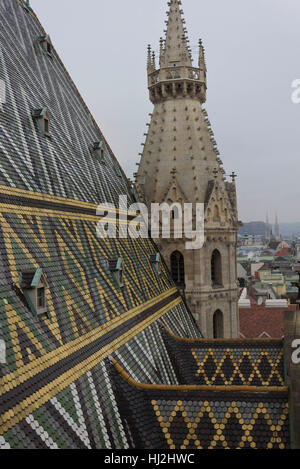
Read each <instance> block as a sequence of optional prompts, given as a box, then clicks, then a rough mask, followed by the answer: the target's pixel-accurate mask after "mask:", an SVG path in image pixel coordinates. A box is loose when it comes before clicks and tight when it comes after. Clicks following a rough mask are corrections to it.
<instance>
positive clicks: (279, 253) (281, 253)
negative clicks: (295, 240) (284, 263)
mask: <svg viewBox="0 0 300 469" xmlns="http://www.w3.org/2000/svg"><path fill="white" fill-rule="evenodd" d="M290 255H291V251H290V249H289V248H282V249H281V251H277V252H276V253H275V256H276V257H285V256H290Z"/></svg>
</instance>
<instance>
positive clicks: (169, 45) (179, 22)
mask: <svg viewBox="0 0 300 469" xmlns="http://www.w3.org/2000/svg"><path fill="white" fill-rule="evenodd" d="M169 3H170V10H169V12H168V21H167V30H166V39H165V47H164V49H163V50H162V53H161V68H163V67H169V66H170V65H171V66H173V64H176V65H177V66H182V65H186V66H190V67H191V66H192V56H191V52H190V49H189V47H188V38H187V36H186V32H187V31H186V29H185V26H184V23H185V20H184V19H183V17H182V13H183V12H182V10H181V8H180V7H181V1H180V0H172V1H170V2H169Z"/></svg>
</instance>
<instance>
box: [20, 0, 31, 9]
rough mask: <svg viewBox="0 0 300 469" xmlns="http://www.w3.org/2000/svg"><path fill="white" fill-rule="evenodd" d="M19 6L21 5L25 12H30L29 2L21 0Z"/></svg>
mask: <svg viewBox="0 0 300 469" xmlns="http://www.w3.org/2000/svg"><path fill="white" fill-rule="evenodd" d="M21 4H22V7H23V8H24V9H25V10H27V11H31V7H30V1H29V0H21Z"/></svg>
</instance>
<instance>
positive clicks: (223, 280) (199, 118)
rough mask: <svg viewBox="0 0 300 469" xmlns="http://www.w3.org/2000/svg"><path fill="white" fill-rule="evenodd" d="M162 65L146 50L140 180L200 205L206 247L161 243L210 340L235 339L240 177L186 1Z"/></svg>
mask: <svg viewBox="0 0 300 469" xmlns="http://www.w3.org/2000/svg"><path fill="white" fill-rule="evenodd" d="M168 4H169V12H168V21H167V31H166V37H165V39H161V40H160V54H159V67H157V66H156V56H155V53H154V52H152V51H151V47H150V46H149V47H148V87H149V93H150V100H151V102H152V103H153V104H154V110H153V114H151V122H150V123H149V124H147V125H148V126H149V129H148V132H147V134H146V141H145V143H144V144H143V146H144V149H143V153H142V154H141V161H140V164H139V165H138V166H139V169H138V172H137V174H136V175H135V177H136V183H135V189H136V193H137V194H138V197H139V199H140V200H141V201H144V202H145V203H146V204H147V205H148V206H149V205H150V204H151V203H163V202H166V203H168V204H169V205H172V204H173V203H180V204H182V205H183V204H184V203H193V204H196V203H202V204H204V206H205V244H204V246H203V248H202V249H198V250H186V249H185V240H184V239H175V236H174V237H173V238H171V239H158V240H157V244H158V245H159V247H160V249H161V252H162V254H163V256H164V258H165V260H166V262H167V264H168V265H169V267H170V270H171V272H172V275H173V278H174V280H175V282H176V283H177V285H178V287H179V288H180V290H181V291H182V292H183V294H184V296H185V298H186V301H187V304H188V305H189V307H190V309H191V310H192V312H193V314H194V316H195V319H196V320H197V322H198V324H199V327H200V328H201V331H202V333H203V335H204V336H205V337H237V336H238V307H237V266H236V246H237V230H238V227H239V222H238V215H237V202H236V185H235V177H236V176H235V174H234V173H233V174H232V175H231V181H230V182H229V181H227V180H226V177H225V171H224V169H223V167H222V161H221V159H220V154H219V151H218V149H217V144H216V141H215V139H214V133H213V131H212V128H211V124H210V121H209V119H208V114H207V112H206V110H205V109H204V107H203V105H204V103H205V101H206V89H207V86H206V72H207V69H206V62H205V51H204V47H203V44H202V41H201V40H200V41H199V60H198V64H197V67H194V66H193V63H192V55H191V49H190V47H189V45H188V42H189V41H188V38H187V30H186V28H185V20H184V19H183V17H182V10H181V1H180V0H171V1H170V2H169V3H168Z"/></svg>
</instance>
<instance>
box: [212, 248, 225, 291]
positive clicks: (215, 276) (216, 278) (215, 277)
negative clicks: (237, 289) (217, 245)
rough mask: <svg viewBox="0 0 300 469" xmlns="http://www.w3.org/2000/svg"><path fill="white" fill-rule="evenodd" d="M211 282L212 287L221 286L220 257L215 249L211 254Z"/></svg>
mask: <svg viewBox="0 0 300 469" xmlns="http://www.w3.org/2000/svg"><path fill="white" fill-rule="evenodd" d="M211 282H212V285H213V287H222V286H223V280H222V258H221V254H220V252H219V251H218V250H217V249H215V250H214V252H213V253H212V256H211Z"/></svg>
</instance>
